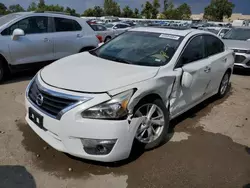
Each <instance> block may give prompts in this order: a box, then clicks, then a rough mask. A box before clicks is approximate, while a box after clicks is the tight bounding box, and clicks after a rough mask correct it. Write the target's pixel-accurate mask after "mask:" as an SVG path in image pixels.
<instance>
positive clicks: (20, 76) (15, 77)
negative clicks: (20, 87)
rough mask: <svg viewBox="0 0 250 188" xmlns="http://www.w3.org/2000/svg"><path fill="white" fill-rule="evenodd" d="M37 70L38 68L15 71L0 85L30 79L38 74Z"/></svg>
mask: <svg viewBox="0 0 250 188" xmlns="http://www.w3.org/2000/svg"><path fill="white" fill-rule="evenodd" d="M37 72H38V70H28V71H22V72H17V73H13V74H11V75H9V76H8V78H6V80H5V81H4V82H3V83H1V84H0V85H8V84H13V83H16V82H22V81H29V80H31V79H32V78H33V77H34V76H35V75H36V73H37Z"/></svg>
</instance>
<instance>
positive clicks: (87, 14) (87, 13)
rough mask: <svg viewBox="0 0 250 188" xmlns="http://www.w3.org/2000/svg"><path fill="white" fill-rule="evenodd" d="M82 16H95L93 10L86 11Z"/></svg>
mask: <svg viewBox="0 0 250 188" xmlns="http://www.w3.org/2000/svg"><path fill="white" fill-rule="evenodd" d="M82 15H83V16H87V17H92V16H95V14H94V10H93V9H92V8H88V9H86V10H85V11H84V13H83V14H82Z"/></svg>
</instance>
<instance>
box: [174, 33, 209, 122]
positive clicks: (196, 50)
mask: <svg viewBox="0 0 250 188" xmlns="http://www.w3.org/2000/svg"><path fill="white" fill-rule="evenodd" d="M178 64H181V66H180V67H181V68H178V70H179V71H181V72H182V73H183V72H187V73H189V74H190V75H192V84H191V86H190V88H185V87H183V86H182V85H181V79H182V74H177V79H176V82H175V84H176V85H175V86H174V88H173V92H172V95H171V101H170V112H171V116H172V117H174V116H177V115H179V114H181V113H183V112H184V111H186V110H188V109H190V108H191V107H193V106H194V105H196V104H197V103H198V102H199V101H201V100H203V99H204V98H205V96H206V90H207V88H209V85H210V83H211V65H210V62H209V61H208V59H207V58H206V56H205V50H204V37H203V36H201V35H200V36H195V37H194V38H193V39H191V41H190V42H189V43H188V45H187V46H186V48H185V50H184V52H183V54H182V55H181V57H180V60H179V62H178ZM178 64H177V65H178Z"/></svg>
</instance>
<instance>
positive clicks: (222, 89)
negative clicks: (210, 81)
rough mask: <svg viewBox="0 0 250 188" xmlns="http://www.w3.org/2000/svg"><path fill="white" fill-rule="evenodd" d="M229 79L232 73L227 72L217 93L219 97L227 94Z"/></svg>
mask: <svg viewBox="0 0 250 188" xmlns="http://www.w3.org/2000/svg"><path fill="white" fill-rule="evenodd" d="M229 80H230V73H229V72H226V73H225V74H224V76H223V78H222V80H221V84H220V87H219V91H218V94H217V96H218V97H219V98H223V97H224V96H225V95H226V94H227V91H228V87H229Z"/></svg>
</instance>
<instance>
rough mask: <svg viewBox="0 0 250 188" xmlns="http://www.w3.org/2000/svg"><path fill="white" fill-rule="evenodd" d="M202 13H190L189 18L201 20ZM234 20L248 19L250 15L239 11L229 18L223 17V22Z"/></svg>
mask: <svg viewBox="0 0 250 188" xmlns="http://www.w3.org/2000/svg"><path fill="white" fill-rule="evenodd" d="M203 16H204V14H203V13H201V14H192V15H191V18H192V20H203ZM234 20H250V15H244V14H241V13H234V14H232V16H231V17H230V18H224V19H223V21H224V22H232V21H234Z"/></svg>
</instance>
